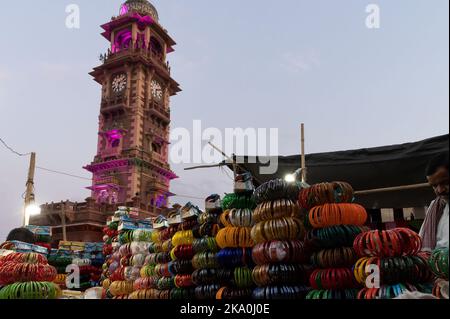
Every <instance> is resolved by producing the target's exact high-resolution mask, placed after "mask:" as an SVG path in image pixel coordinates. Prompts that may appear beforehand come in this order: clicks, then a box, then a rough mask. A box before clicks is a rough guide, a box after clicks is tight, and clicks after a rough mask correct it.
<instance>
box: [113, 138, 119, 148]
mask: <svg viewBox="0 0 450 319" xmlns="http://www.w3.org/2000/svg"><path fill="white" fill-rule="evenodd" d="M119 146H120V139H118V138H117V139H114V140H112V142H111V147H112V148H117V147H119Z"/></svg>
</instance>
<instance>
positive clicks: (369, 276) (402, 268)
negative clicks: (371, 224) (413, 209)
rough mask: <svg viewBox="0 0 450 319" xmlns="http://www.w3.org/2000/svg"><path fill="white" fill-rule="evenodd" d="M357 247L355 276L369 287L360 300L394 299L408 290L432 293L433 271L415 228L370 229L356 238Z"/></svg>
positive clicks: (359, 295)
mask: <svg viewBox="0 0 450 319" xmlns="http://www.w3.org/2000/svg"><path fill="white" fill-rule="evenodd" d="M353 247H354V250H355V252H356V253H357V255H358V256H359V257H360V259H359V260H358V261H357V262H356V264H355V266H354V270H353V271H354V275H355V278H356V280H357V281H358V282H359V283H360V284H361V285H363V286H365V288H363V289H362V290H360V291H359V293H358V296H357V297H358V299H393V298H395V297H398V296H399V295H401V294H403V293H405V292H406V291H420V292H422V293H431V290H432V285H431V284H430V283H431V281H432V279H433V274H432V272H431V271H430V269H429V267H428V263H427V259H426V258H425V257H424V256H423V255H422V254H421V253H420V250H421V249H422V241H421V239H420V237H419V235H418V234H416V233H415V232H414V231H412V230H410V229H407V228H396V229H392V230H383V231H379V230H375V231H368V232H365V233H362V234H360V235H358V237H356V239H355V241H354V245H353ZM378 274H379V276H378Z"/></svg>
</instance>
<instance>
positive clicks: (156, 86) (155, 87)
mask: <svg viewBox="0 0 450 319" xmlns="http://www.w3.org/2000/svg"><path fill="white" fill-rule="evenodd" d="M152 96H153V98H154V99H155V100H156V101H158V102H159V101H161V100H162V98H163V90H162V86H161V84H160V83H159V82H158V81H157V80H153V81H152Z"/></svg>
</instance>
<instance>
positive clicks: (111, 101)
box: [101, 94, 128, 111]
mask: <svg viewBox="0 0 450 319" xmlns="http://www.w3.org/2000/svg"><path fill="white" fill-rule="evenodd" d="M127 103H128V99H127V96H126V94H118V95H115V96H112V97H103V98H102V103H101V108H102V111H107V110H112V109H116V108H119V107H123V106H127Z"/></svg>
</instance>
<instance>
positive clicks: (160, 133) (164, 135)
mask: <svg viewBox="0 0 450 319" xmlns="http://www.w3.org/2000/svg"><path fill="white" fill-rule="evenodd" d="M147 134H148V135H153V136H157V137H160V138H161V139H163V141H166V140H168V138H169V135H170V132H169V130H168V129H162V128H157V127H152V128H151V129H150V130H149V131H148V132H147Z"/></svg>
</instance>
